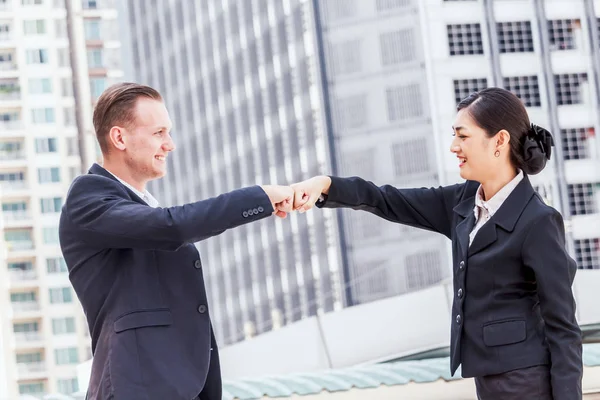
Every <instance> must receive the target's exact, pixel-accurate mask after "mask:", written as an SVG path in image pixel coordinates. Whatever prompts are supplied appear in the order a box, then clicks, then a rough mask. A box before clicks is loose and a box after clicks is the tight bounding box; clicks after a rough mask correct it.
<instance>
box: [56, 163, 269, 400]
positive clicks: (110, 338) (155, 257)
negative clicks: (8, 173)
mask: <svg viewBox="0 0 600 400" xmlns="http://www.w3.org/2000/svg"><path fill="white" fill-rule="evenodd" d="M272 212H273V206H272V204H271V202H270V200H269V198H268V196H267V195H266V193H265V192H264V191H263V190H262V189H261V188H260V187H258V186H255V187H250V188H245V189H240V190H235V191H232V192H229V193H226V194H223V195H221V196H218V197H216V198H211V199H208V200H203V201H199V202H196V203H191V204H186V205H183V206H179V207H170V208H152V207H150V206H148V205H147V204H146V203H144V202H143V201H142V200H141V199H140V198H139V197H138V196H136V195H135V194H134V193H133V192H132V191H131V190H129V189H127V188H126V187H125V186H124V185H123V184H121V183H120V182H119V181H118V180H117V179H115V178H114V176H112V175H111V174H110V173H109V172H108V171H106V170H105V169H104V168H102V167H100V166H99V165H97V164H94V165H93V166H92V168H91V169H90V171H89V174H86V175H82V176H80V177H78V178H76V179H75V181H74V182H73V184H72V185H71V188H70V189H69V192H68V195H67V198H66V201H65V205H64V207H63V210H62V215H61V218H60V227H59V233H60V244H61V247H62V252H63V255H64V257H65V260H66V263H67V266H68V269H69V277H70V280H71V282H72V284H73V287H74V289H75V292H76V293H77V296H78V297H79V300H80V301H81V304H82V305H83V309H84V311H85V314H86V317H87V321H88V324H89V328H90V332H91V338H92V351H93V354H94V360H93V364H92V375H91V379H90V383H89V389H88V399H91V400H108V399H114V400H165V399H169V400H191V399H193V398H195V397H196V396H197V395H198V394H199V393H200V391H201V390H202V388H203V387H204V384H205V380H206V376H207V372H208V366H209V360H210V357H211V347H213V351H212V353H213V355H217V352H216V350H217V349H216V343H214V337H213V334H212V327H211V323H210V318H209V315H210V310H209V308H208V304H207V297H206V291H205V287H204V280H203V277H202V265H201V262H200V256H199V254H198V251H197V250H196V247H195V246H194V245H193V243H194V242H198V241H200V240H203V239H206V238H209V237H211V236H215V235H218V234H220V233H222V232H223V231H225V230H227V229H230V228H234V227H236V226H239V225H242V224H246V223H248V222H251V221H256V220H259V219H262V218H265V217H268V216H270V215H271V213H272ZM215 267H216V268H218V266H215ZM213 373H214V371H211V376H212V374H213ZM218 379H219V380H220V373H219V374H218ZM219 400H220V399H219Z"/></svg>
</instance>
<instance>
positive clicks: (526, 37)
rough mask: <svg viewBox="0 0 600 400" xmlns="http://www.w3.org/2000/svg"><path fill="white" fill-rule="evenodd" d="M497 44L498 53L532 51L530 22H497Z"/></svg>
mask: <svg viewBox="0 0 600 400" xmlns="http://www.w3.org/2000/svg"><path fill="white" fill-rule="evenodd" d="M496 27H497V30H498V45H499V48H500V53H524V52H532V51H533V34H532V32H531V22H529V21H516V22H499V23H498V24H496Z"/></svg>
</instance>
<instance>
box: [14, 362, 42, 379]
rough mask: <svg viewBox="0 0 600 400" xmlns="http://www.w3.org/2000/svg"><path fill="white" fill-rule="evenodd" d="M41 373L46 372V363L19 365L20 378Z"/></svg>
mask: <svg viewBox="0 0 600 400" xmlns="http://www.w3.org/2000/svg"><path fill="white" fill-rule="evenodd" d="M40 372H46V363H45V362H44V361H37V362H31V363H18V364H17V373H18V374H19V377H22V376H25V375H29V374H37V373H40Z"/></svg>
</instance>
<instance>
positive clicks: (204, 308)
mask: <svg viewBox="0 0 600 400" xmlns="http://www.w3.org/2000/svg"><path fill="white" fill-rule="evenodd" d="M198 312H199V313H200V314H204V313H205V312H206V306H205V305H204V304H202V305H200V306H199V307H198Z"/></svg>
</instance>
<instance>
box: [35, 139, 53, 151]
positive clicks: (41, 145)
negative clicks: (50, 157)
mask: <svg viewBox="0 0 600 400" xmlns="http://www.w3.org/2000/svg"><path fill="white" fill-rule="evenodd" d="M57 151H58V146H57V144H56V138H37V139H35V152H36V153H56V152H57Z"/></svg>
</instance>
